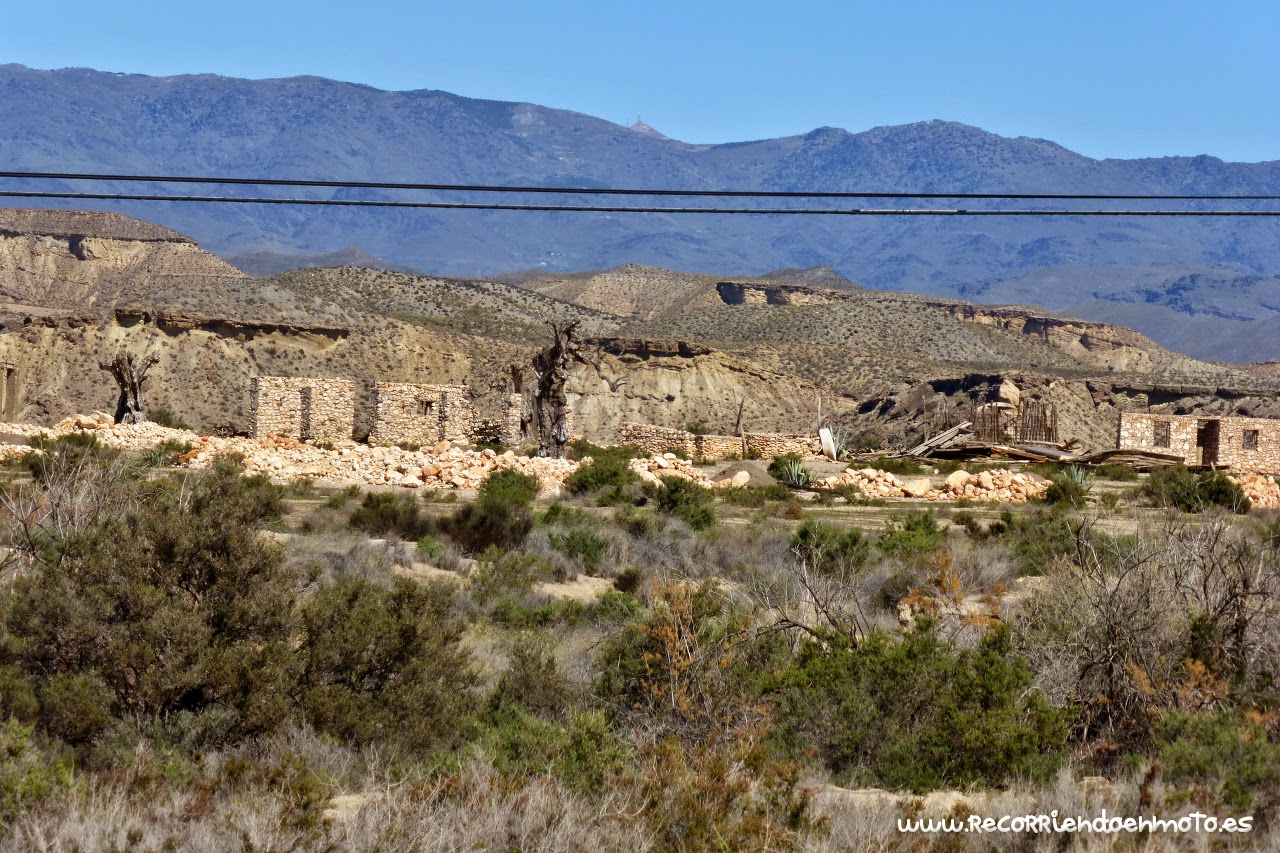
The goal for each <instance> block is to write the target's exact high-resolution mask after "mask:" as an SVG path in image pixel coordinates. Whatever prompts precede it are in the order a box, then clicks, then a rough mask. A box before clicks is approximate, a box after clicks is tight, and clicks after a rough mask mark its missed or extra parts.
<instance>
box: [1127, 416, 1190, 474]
mask: <svg viewBox="0 0 1280 853" xmlns="http://www.w3.org/2000/svg"><path fill="white" fill-rule="evenodd" d="M1165 425H1167V426H1168V430H1169V433H1168V436H1169V441H1168V443H1167V444H1165V443H1164V442H1163V441H1158V440H1157V433H1158V432H1160V431H1161V430H1163V429H1164V428H1165ZM1196 431H1197V427H1196V419H1195V418H1187V417H1178V416H1174V415H1150V414H1144V413H1140V412H1121V413H1120V435H1119V440H1118V441H1117V442H1116V446H1117V447H1119V448H1120V449H1121V450H1145V451H1148V452H1151V453H1167V454H1169V455H1171V456H1181V457H1182V458H1183V460H1184V461H1185V462H1186V464H1188V465H1196V464H1198V463H1199V458H1198V454H1197V451H1196Z"/></svg>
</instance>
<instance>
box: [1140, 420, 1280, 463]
mask: <svg viewBox="0 0 1280 853" xmlns="http://www.w3.org/2000/svg"><path fill="white" fill-rule="evenodd" d="M1116 446H1117V447H1119V448H1120V449H1122V450H1148V451H1152V452H1155V453H1169V454H1172V455H1174V456H1181V457H1182V459H1183V460H1184V461H1185V462H1186V464H1187V465H1191V466H1197V465H1205V466H1214V467H1217V468H1230V469H1232V470H1235V471H1259V472H1262V473H1267V474H1273V473H1280V420H1275V419H1270V418H1237V417H1220V418H1215V417H1198V416H1195V415H1153V414H1145V413H1139V412H1122V413H1121V415H1120V425H1119V434H1118V437H1117V442H1116Z"/></svg>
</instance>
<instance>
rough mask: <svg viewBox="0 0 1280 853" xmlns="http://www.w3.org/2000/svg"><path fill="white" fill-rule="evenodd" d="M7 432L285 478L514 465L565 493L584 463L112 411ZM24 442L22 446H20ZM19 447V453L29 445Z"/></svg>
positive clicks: (437, 479)
mask: <svg viewBox="0 0 1280 853" xmlns="http://www.w3.org/2000/svg"><path fill="white" fill-rule="evenodd" d="M0 432H8V433H10V434H14V435H20V436H23V437H25V438H59V437H61V436H65V435H70V434H72V433H92V434H94V435H95V436H97V438H98V441H100V442H101V443H102V444H104V445H107V446H109V447H118V448H121V449H123V450H134V451H137V450H148V449H150V448H152V447H155V446H156V445H157V444H162V443H164V442H167V441H171V442H177V443H182V444H189V445H190V446H191V450H190V452H188V453H185V454H183V455H182V456H180V457H178V463H179V464H180V465H184V466H187V467H190V468H207V467H209V466H210V465H212V464H213V462H214V460H215V459H217V458H218V457H219V456H224V455H226V454H232V453H234V454H239V455H240V456H242V457H244V466H245V470H246V472H248V473H251V474H255V473H261V474H265V475H267V476H268V477H270V478H271V479H273V480H276V481H278V482H289V481H292V480H296V479H298V478H300V477H309V478H312V479H317V480H325V481H331V482H335V483H359V484H361V485H367V486H403V487H405V488H424V487H426V488H444V489H475V488H478V487H479V486H480V484H481V483H482V482H484V479H485V478H486V477H488V476H489V474H491V473H492V472H494V471H498V470H501V469H505V468H514V469H516V470H518V471H520V472H521V473H524V474H531V475H533V476H535V477H537V478H538V482H539V483H540V484H541V487H542V490H543V491H544V492H547V493H550V494H558V493H559V491H560V489H561V487H562V486H563V485H564V482H565V480H566V479H568V477H569V475H570V474H572V473H573V472H574V471H575V470H577V468H578V463H576V462H570V461H568V460H564V459H541V458H529V457H524V456H517V455H516V454H515V452H514V451H510V450H508V451H507V452H506V453H497V452H495V451H493V450H482V451H475V450H470V449H468V448H465V447H457V446H454V445H452V444H450V443H448V442H441V443H440V444H437V445H435V446H434V447H432V448H430V449H426V448H424V449H420V450H405V449H403V448H400V447H368V446H365V445H362V444H356V443H355V442H343V443H341V444H340V445H339V446H337V447H334V448H332V449H329V448H325V447H317V446H315V445H311V444H304V443H302V442H300V441H298V440H296V439H292V438H278V437H270V438H265V439H257V438H220V437H216V436H201V435H197V434H196V433H193V432H189V431H187V430H178V429H169V428H168V427H162V426H160V425H158V424H153V423H143V424H116V423H114V420H113V419H112V417H111V416H110V415H107V414H105V413H102V412H95V413H94V414H92V415H74V416H72V417H70V418H67V419H65V420H63V421H60V422H59V423H58V424H56V425H54V426H53V427H52V428H49V429H46V428H43V427H32V426H29V425H24V424H0ZM19 447H21V450H19V449H18V448H19ZM29 451H30V448H27V447H25V446H20V445H19V446H14V450H13V451H5V452H9V453H12V454H15V455H16V454H18V453H23V452H29Z"/></svg>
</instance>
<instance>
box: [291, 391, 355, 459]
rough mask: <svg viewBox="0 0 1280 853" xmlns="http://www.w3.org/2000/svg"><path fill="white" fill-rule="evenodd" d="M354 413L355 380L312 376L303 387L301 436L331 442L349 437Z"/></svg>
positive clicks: (345, 439) (309, 439)
mask: <svg viewBox="0 0 1280 853" xmlns="http://www.w3.org/2000/svg"><path fill="white" fill-rule="evenodd" d="M355 413H356V383H354V382H352V381H351V380H349V379H325V380H315V381H314V382H312V383H311V384H310V385H308V386H307V387H305V388H303V389H302V438H303V440H305V441H326V442H329V443H330V444H335V443H337V442H339V441H350V440H351V434H352V433H353V432H354V431H355Z"/></svg>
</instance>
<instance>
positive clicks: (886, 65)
mask: <svg viewBox="0 0 1280 853" xmlns="http://www.w3.org/2000/svg"><path fill="white" fill-rule="evenodd" d="M7 6H8V8H7V9H6V11H5V14H4V22H3V28H2V29H0V62H18V63H22V64H25V65H29V66H32V67H35V68H63V67H68V66H86V67H91V68H98V69H102V70H108V71H126V72H135V73H144V74H156V75H164V74H179V73H199V72H212V73H218V74H225V75H229V76H237V77H282V76H291V75H295V74H317V75H321V76H325V77H333V78H337V79H341V80H349V81H353V82H360V83H367V84H370V85H373V86H377V87H379V88H386V89H445V90H447V91H451V92H456V93H458V94H462V95H468V96H471V97H478V98H498V99H503V100H520V101H532V102H534V103H539V104H544V105H547V106H554V107H562V108H566V109H573V110H578V111H581V112H585V113H590V114H592V115H597V116H600V117H602V118H606V119H609V120H612V121H616V122H620V123H624V124H629V123H630V122H632V121H634V120H635V118H636V116H637V115H639V116H642V117H643V118H644V120H645V121H646V122H648V123H649V124H651V125H653V126H654V127H656V128H657V129H659V130H661V131H663V132H664V133H666V134H668V135H670V136H673V137H676V138H678V139H683V140H686V141H689V142H728V141H737V140H746V139H759V138H763V137H770V136H783V135H788V134H795V133H803V132H806V131H808V130H811V129H813V128H815V127H819V126H822V125H831V126H836V127H843V128H847V129H849V130H853V131H859V130H865V129H867V128H870V127H875V126H877V125H886V124H903V123H907V122H912V121H921V120H925V119H934V118H937V119H949V120H954V121H961V122H965V123H967V124H973V125H977V126H979V127H983V128H985V129H987V130H991V131H994V132H996V133H1000V134H1003V135H1005V136H1038V137H1043V138H1047V139H1052V140H1054V141H1056V142H1059V143H1061V144H1063V145H1066V146H1067V147H1068V148H1071V149H1073V150H1076V151H1079V152H1081V153H1083V154H1087V155H1089V156H1092V157H1143V156H1163V155H1171V154H1179V155H1191V154H1212V155H1215V156H1219V157H1222V158H1223V159H1227V160H1243V161H1258V160H1276V159H1280V53H1278V52H1277V50H1276V45H1277V43H1280V3H1277V2H1276V0H1217V2H1213V3H1205V2H1194V3H1193V2H1184V0H1164V1H1163V2H1161V3H1155V2H1132V0H1112V2H1092V0H1090V2H1058V3H1049V2H1035V0H1020V2H970V3H962V2H940V1H937V2H935V0H915V2H913V0H898V2H884V0H880V1H879V2H862V0H846V2H839V0H822V2H803V0H801V2H791V3H786V4H782V3H763V4H754V5H753V4H744V3H741V2H727V0H685V2H669V0H645V2H636V0H631V2H627V3H609V2H599V0H596V2H565V1H564V0H562V2H538V0H525V2H519V0H488V2H470V3H468V2H456V0H455V2H449V3H430V2H428V3H408V2H398V1H397V2H365V3H352V2H342V3H337V2H330V1H329V0H312V2H308V3H300V2H293V0H287V2H274V1H273V0H258V2H245V0H223V1H222V2H217V3H207V4H205V3H201V4H183V3H180V2H174V0H168V2H164V3H157V2H142V0H113V2H111V3H102V2H95V3H85V2H79V0H68V2H63V3H59V4H57V6H56V8H51V7H49V6H46V5H44V4H40V3H31V2H24V3H20V4H19V3H16V2H15V3H10V4H7Z"/></svg>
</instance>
